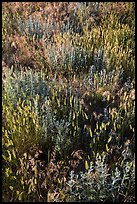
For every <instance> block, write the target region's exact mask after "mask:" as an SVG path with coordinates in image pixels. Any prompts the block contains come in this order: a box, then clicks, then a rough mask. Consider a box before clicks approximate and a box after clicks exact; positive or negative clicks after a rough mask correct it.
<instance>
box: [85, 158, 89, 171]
mask: <svg viewBox="0 0 137 204" xmlns="http://www.w3.org/2000/svg"><path fill="white" fill-rule="evenodd" d="M85 169H86V170H88V169H89V165H88V162H87V160H86V161H85Z"/></svg>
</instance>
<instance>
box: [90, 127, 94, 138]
mask: <svg viewBox="0 0 137 204" xmlns="http://www.w3.org/2000/svg"><path fill="white" fill-rule="evenodd" d="M89 133H90V137H93V133H92V130H91V128H90V129H89Z"/></svg>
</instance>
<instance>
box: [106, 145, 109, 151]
mask: <svg viewBox="0 0 137 204" xmlns="http://www.w3.org/2000/svg"><path fill="white" fill-rule="evenodd" d="M106 150H107V152H108V151H109V148H108V144H106Z"/></svg>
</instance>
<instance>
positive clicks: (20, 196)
mask: <svg viewBox="0 0 137 204" xmlns="http://www.w3.org/2000/svg"><path fill="white" fill-rule="evenodd" d="M22 195H23V192H21V193H20V195H19V200H22Z"/></svg>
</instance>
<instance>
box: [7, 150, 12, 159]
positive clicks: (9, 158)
mask: <svg viewBox="0 0 137 204" xmlns="http://www.w3.org/2000/svg"><path fill="white" fill-rule="evenodd" d="M7 152H8V155H9V161H11V153H10V151H9V150H7Z"/></svg>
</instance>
